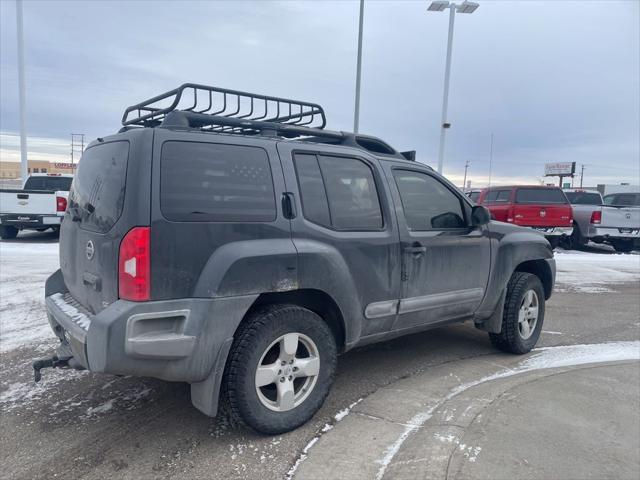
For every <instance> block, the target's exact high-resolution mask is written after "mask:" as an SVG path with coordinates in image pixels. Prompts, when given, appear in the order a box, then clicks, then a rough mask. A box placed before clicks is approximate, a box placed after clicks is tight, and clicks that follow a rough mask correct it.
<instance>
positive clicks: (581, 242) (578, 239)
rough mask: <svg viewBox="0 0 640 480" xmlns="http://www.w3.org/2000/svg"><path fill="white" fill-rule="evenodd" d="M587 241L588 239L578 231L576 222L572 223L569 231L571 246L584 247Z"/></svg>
mask: <svg viewBox="0 0 640 480" xmlns="http://www.w3.org/2000/svg"><path fill="white" fill-rule="evenodd" d="M588 242H589V240H588V239H587V238H586V237H583V236H582V232H581V231H580V227H579V226H578V224H574V225H573V233H571V246H572V247H573V248H580V247H584V246H585V245H586V244H587V243H588Z"/></svg>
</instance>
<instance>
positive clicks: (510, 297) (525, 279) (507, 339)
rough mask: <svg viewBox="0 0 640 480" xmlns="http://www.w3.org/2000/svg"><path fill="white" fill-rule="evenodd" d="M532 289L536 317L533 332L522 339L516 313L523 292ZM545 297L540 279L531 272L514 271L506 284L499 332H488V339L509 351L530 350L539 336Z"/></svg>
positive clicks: (523, 294)
mask: <svg viewBox="0 0 640 480" xmlns="http://www.w3.org/2000/svg"><path fill="white" fill-rule="evenodd" d="M529 290H533V291H534V292H535V294H536V295H537V299H538V318H537V322H536V325H535V327H534V329H533V333H532V334H531V336H530V337H529V338H527V339H523V338H522V335H521V333H520V329H519V326H518V313H519V311H520V307H521V305H522V303H523V300H524V296H525V294H526V293H527V292H528V291H529ZM544 310H545V298H544V289H543V287H542V282H541V281H540V279H539V278H538V277H537V276H536V275H533V274H531V273H524V272H514V274H513V275H512V276H511V279H510V280H509V284H508V285H507V297H506V299H505V304H504V313H503V316H502V330H501V332H500V333H490V334H489V339H490V340H491V343H492V344H493V346H495V347H496V348H498V349H500V350H502V351H504V352H509V353H517V354H523V353H528V352H530V351H531V349H532V348H533V347H535V345H536V343H537V342H538V338H540V332H541V331H542V324H543V323H544Z"/></svg>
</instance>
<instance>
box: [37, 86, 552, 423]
mask: <svg viewBox="0 0 640 480" xmlns="http://www.w3.org/2000/svg"><path fill="white" fill-rule="evenodd" d="M123 124H124V127H123V128H122V129H121V130H120V132H119V133H118V134H116V135H113V136H109V137H105V138H98V139H97V140H96V141H94V142H92V143H91V145H90V146H89V147H88V148H87V150H86V151H85V153H84V155H83V157H82V160H81V161H80V164H79V167H78V171H77V175H76V177H75V179H74V181H73V185H72V188H71V192H70V196H69V205H68V208H67V211H66V214H65V219H64V221H63V222H62V231H61V237H60V262H61V268H60V270H58V271H57V272H56V273H54V274H53V275H52V276H51V277H50V278H49V279H48V280H47V283H46V307H47V312H48V316H49V320H50V322H51V325H52V328H53V331H54V332H55V334H56V335H57V336H58V337H59V339H60V346H59V348H58V350H57V352H56V354H55V355H53V356H52V357H49V358H46V359H42V360H39V361H37V362H36V363H35V364H34V368H35V374H36V379H38V378H39V376H40V369H41V368H43V367H47V366H55V367H73V368H78V369H88V370H92V371H94V372H106V373H110V374H117V375H137V376H150V377H156V378H160V379H164V380H169V381H181V382H188V383H190V384H191V395H192V401H193V404H194V405H195V406H196V407H197V408H198V409H200V410H201V411H202V412H204V413H205V414H207V415H211V416H213V415H215V414H216V412H217V409H218V404H219V400H220V399H224V400H225V401H228V402H229V405H230V409H231V411H232V413H233V414H234V415H235V416H237V417H238V418H239V419H240V420H241V421H243V422H244V423H245V424H247V425H249V426H250V427H252V428H253V429H255V430H257V431H260V432H264V433H269V434H275V433H280V432H285V431H288V430H291V429H293V428H296V427H297V426H299V425H301V424H303V423H304V422H306V421H307V420H308V419H309V418H311V416H312V415H313V414H314V413H315V412H316V411H317V410H318V408H319V407H320V406H321V405H322V402H323V401H324V399H325V397H326V396H327V394H328V392H329V388H330V385H331V382H332V380H333V376H334V372H335V367H336V359H337V356H338V354H339V353H342V352H345V351H347V350H350V349H352V348H354V347H356V346H360V345H364V344H367V343H372V342H378V341H382V340H387V339H390V338H393V337H397V336H401V335H407V334H411V333H414V332H419V331H422V330H425V329H428V328H431V327H435V326H440V325H443V324H447V323H450V322H462V321H465V320H472V321H473V322H474V323H475V325H476V326H477V327H478V328H480V329H482V330H485V331H487V332H489V337H490V339H491V341H492V342H493V344H494V345H495V346H497V347H498V348H500V349H503V350H505V351H509V352H513V353H525V352H528V351H529V350H531V348H533V346H534V345H535V344H536V341H537V340H538V337H539V335H540V331H541V329H542V323H543V319H544V307H545V299H548V298H549V297H550V296H551V293H552V289H553V284H554V278H555V263H554V260H553V253H552V251H551V248H550V246H549V244H548V242H547V241H546V240H545V239H544V237H543V236H542V235H540V234H538V233H536V232H534V231H532V230H529V229H523V228H519V227H516V226H512V225H508V224H504V223H498V222H490V221H489V215H488V213H487V211H486V210H485V209H484V207H481V206H473V205H472V203H471V202H470V201H469V200H468V199H467V197H466V196H465V195H464V194H463V193H462V192H460V191H459V190H458V189H457V188H456V187H454V186H453V185H452V184H451V183H450V182H448V181H447V180H446V179H444V178H443V177H441V176H439V175H438V174H436V173H435V172H433V171H432V169H430V168H429V167H427V166H426V165H423V164H420V163H417V162H415V161H413V160H412V159H413V157H414V155H413V154H412V153H413V152H405V153H399V152H396V151H395V150H394V149H393V148H392V147H390V146H389V145H388V144H386V143H385V142H383V141H381V140H379V139H377V138H374V137H369V136H364V135H357V134H356V135H354V134H352V133H345V132H336V131H330V130H326V129H324V126H325V115H324V111H323V110H322V108H321V107H320V106H319V105H316V104H312V103H307V102H298V101H293V100H288V99H283V98H276V97H268V96H263V95H253V94H248V93H245V92H238V91H233V90H225V89H220V88H213V87H207V86H203V85H194V84H185V85H183V86H181V87H179V88H177V89H175V90H172V91H170V92H167V93H165V94H163V95H159V96H157V97H154V98H152V99H150V100H148V101H145V102H142V103H140V104H138V105H134V106H132V107H129V108H128V109H127V110H126V112H125V116H124V118H123Z"/></svg>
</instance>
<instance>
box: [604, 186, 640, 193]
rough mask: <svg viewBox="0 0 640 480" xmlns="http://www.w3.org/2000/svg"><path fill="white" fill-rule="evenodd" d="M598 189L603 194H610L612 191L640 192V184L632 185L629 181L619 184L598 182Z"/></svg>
mask: <svg viewBox="0 0 640 480" xmlns="http://www.w3.org/2000/svg"><path fill="white" fill-rule="evenodd" d="M598 191H599V192H600V193H601V194H602V195H609V194H610V193H636V192H640V185H630V184H628V183H619V184H617V185H616V184H602V183H599V184H598Z"/></svg>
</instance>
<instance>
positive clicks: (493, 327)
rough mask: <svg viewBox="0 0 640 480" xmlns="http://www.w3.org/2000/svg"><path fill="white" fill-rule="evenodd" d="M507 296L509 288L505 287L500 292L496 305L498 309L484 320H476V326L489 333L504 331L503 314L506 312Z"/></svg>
mask: <svg viewBox="0 0 640 480" xmlns="http://www.w3.org/2000/svg"><path fill="white" fill-rule="evenodd" d="M506 297H507V288H506V287H505V289H504V290H502V293H501V294H500V299H499V300H498V305H496V309H495V310H494V311H493V313H492V314H491V316H490V317H488V318H485V319H482V320H475V322H474V323H475V326H476V328H478V329H480V330H483V331H485V332H489V333H500V332H501V331H502V316H503V314H504V301H505V299H506Z"/></svg>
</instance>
